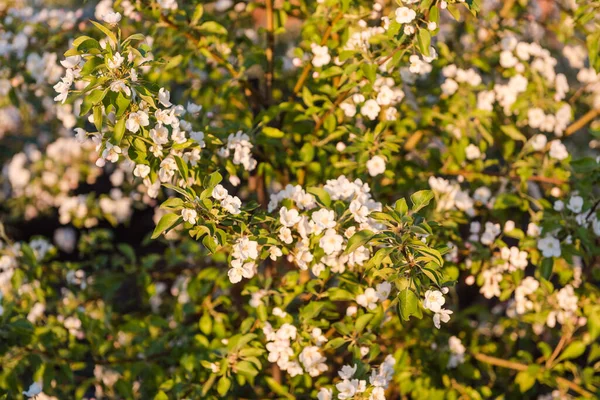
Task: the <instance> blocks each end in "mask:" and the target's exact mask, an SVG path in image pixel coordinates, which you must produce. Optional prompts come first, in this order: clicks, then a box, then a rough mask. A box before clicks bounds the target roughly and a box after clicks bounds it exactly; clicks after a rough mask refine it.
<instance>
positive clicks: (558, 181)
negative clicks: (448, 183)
mask: <svg viewBox="0 0 600 400" xmlns="http://www.w3.org/2000/svg"><path fill="white" fill-rule="evenodd" d="M442 174H445V175H455V176H456V175H462V176H465V177H468V176H473V175H477V174H481V175H486V176H492V177H498V178H502V177H507V178H510V179H511V180H513V181H519V180H521V178H520V177H518V176H514V175H511V176H507V175H506V174H504V173H501V172H476V171H465V170H458V171H447V170H442ZM527 180H528V181H531V182H541V183H551V184H553V185H563V184H565V183H567V182H566V181H563V180H562V179H558V178H551V177H548V176H539V175H533V176H530V177H529V178H527Z"/></svg>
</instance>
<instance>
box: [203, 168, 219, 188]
mask: <svg viewBox="0 0 600 400" xmlns="http://www.w3.org/2000/svg"><path fill="white" fill-rule="evenodd" d="M222 180H223V176H222V175H221V174H220V173H219V171H215V172H213V173H212V174H210V175H209V176H208V177H206V178H205V179H204V187H205V188H206V189H210V190H211V191H212V189H214V188H215V186H217V185H218V184H219V183H221V181H222Z"/></svg>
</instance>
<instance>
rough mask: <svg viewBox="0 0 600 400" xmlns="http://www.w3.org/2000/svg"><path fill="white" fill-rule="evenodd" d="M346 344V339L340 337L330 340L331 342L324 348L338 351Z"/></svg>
mask: <svg viewBox="0 0 600 400" xmlns="http://www.w3.org/2000/svg"><path fill="white" fill-rule="evenodd" d="M344 343H346V339H344V338H341V337H338V338H335V339H332V340H330V341H329V342H327V343H326V344H325V346H324V347H323V349H324V350H329V349H333V350H335V349H338V348H340V347H342V346H343V345H344Z"/></svg>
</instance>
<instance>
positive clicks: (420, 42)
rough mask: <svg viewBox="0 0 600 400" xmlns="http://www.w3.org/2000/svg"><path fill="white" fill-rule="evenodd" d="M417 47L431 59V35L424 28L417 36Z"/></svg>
mask: <svg viewBox="0 0 600 400" xmlns="http://www.w3.org/2000/svg"><path fill="white" fill-rule="evenodd" d="M417 46H418V47H419V51H420V52H421V54H423V55H424V56H426V57H429V56H430V54H429V47H430V46H431V33H429V31H428V30H427V29H426V28H424V29H419V34H418V36H417Z"/></svg>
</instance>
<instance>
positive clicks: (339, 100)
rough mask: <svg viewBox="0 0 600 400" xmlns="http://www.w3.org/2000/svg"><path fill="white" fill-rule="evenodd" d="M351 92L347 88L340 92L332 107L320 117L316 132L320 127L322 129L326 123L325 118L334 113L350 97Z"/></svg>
mask: <svg viewBox="0 0 600 400" xmlns="http://www.w3.org/2000/svg"><path fill="white" fill-rule="evenodd" d="M349 93H350V91H349V90H346V91H344V92H342V93H340V94H339V96H338V97H337V98H336V99H335V101H334V102H333V105H332V106H331V108H329V110H327V111H326V112H325V114H324V115H323V118H319V120H318V121H317V124H316V125H315V129H314V132H317V131H318V130H319V129H321V127H322V126H323V124H324V123H325V119H326V118H327V117H328V116H329V115H330V114H331V113H333V112H334V111H335V110H336V108H337V107H338V106H339V105H340V104H341V103H342V102H343V101H344V100H346V97H348V94H349Z"/></svg>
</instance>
